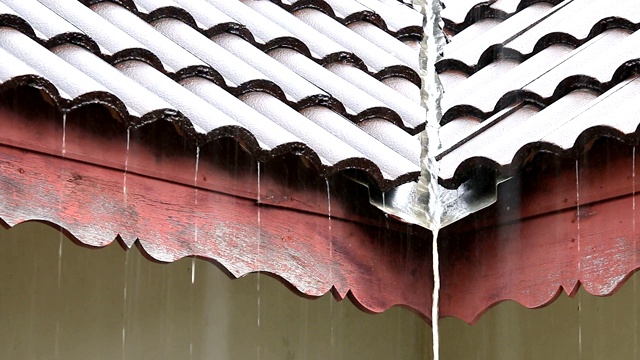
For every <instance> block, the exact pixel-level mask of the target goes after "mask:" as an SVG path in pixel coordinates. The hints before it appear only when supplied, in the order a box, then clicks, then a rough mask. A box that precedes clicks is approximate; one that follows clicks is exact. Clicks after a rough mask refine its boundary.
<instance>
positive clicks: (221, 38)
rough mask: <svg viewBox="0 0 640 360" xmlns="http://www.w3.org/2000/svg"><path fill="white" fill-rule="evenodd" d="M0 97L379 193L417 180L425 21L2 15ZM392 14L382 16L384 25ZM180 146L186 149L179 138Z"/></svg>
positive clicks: (289, 9) (175, 6) (66, 10)
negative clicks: (87, 111) (105, 115)
mask: <svg viewBox="0 0 640 360" xmlns="http://www.w3.org/2000/svg"><path fill="white" fill-rule="evenodd" d="M0 14H1V15H0V23H1V24H2V25H3V27H2V28H0V43H2V48H0V59H1V60H0V83H1V84H2V85H1V86H2V88H3V89H6V88H12V87H16V86H20V85H25V84H30V85H31V86H36V87H39V88H42V89H44V90H45V91H46V92H47V93H48V94H49V96H50V97H51V98H52V99H53V101H54V102H56V103H57V104H58V106H59V107H60V108H61V109H63V111H65V110H70V109H73V108H76V107H78V106H80V105H83V104H87V103H101V104H104V105H106V106H108V107H110V108H112V109H113V110H115V112H116V113H117V114H118V116H116V118H120V119H121V120H122V121H124V122H125V123H126V124H127V126H129V127H143V126H146V125H148V124H150V123H154V122H157V121H171V122H173V123H174V124H175V125H176V126H177V127H179V128H180V133H181V134H183V135H184V136H185V137H186V138H187V139H189V140H190V141H192V142H193V143H195V144H198V145H201V144H204V143H206V142H208V141H210V140H212V139H216V138H221V137H232V138H234V139H236V140H237V141H238V142H239V143H240V144H241V145H242V146H243V147H244V148H246V149H248V150H249V151H250V152H251V153H252V154H254V155H255V157H256V158H257V159H258V160H259V161H266V160H268V159H271V158H273V157H275V156H278V155H280V154H283V153H294V154H302V155H304V156H305V157H307V158H308V159H309V160H310V161H311V162H312V163H313V164H314V165H315V166H316V167H317V168H318V169H320V174H322V175H323V176H328V175H330V174H333V173H336V172H339V171H342V170H344V169H359V170H362V171H364V172H365V173H366V174H367V175H368V176H369V178H370V179H372V180H373V181H372V182H373V183H375V184H376V185H377V186H379V187H380V188H381V189H388V188H391V187H393V186H396V185H398V184H401V183H405V182H407V181H410V180H413V179H415V178H417V176H418V173H419V156H420V146H419V142H418V140H417V139H416V138H415V137H414V136H412V135H414V134H416V133H417V132H419V131H420V130H421V129H422V128H423V127H424V124H423V110H422V108H421V106H420V104H419V101H420V99H419V97H420V94H419V84H420V79H419V76H418V72H417V70H418V46H417V44H418V41H419V38H420V34H421V21H422V20H421V16H420V14H419V13H418V12H416V11H415V10H413V9H411V8H409V7H407V6H404V5H402V4H400V3H398V2H396V1H376V0H373V1H372V0H366V1H365V0H359V1H343V0H331V1H326V2H325V1H304V2H296V3H295V4H293V5H290V4H289V3H288V2H282V1H273V2H271V1H257V0H243V1H228V0H207V1H204V0H196V1H192V0H175V1H170V0H162V1H151V0H135V1H130V0H121V1H95V0H88V1H84V4H82V3H81V2H75V1H66V2H59V1H54V0H39V2H24V1H18V0H2V1H0ZM379 14H384V15H379ZM176 136H179V135H176Z"/></svg>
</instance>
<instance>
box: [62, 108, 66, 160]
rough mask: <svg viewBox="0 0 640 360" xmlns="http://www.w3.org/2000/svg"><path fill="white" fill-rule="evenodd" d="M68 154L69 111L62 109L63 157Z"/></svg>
mask: <svg viewBox="0 0 640 360" xmlns="http://www.w3.org/2000/svg"><path fill="white" fill-rule="evenodd" d="M66 155H67V111H65V110H63V111H62V157H63V158H64V157H65V156H66Z"/></svg>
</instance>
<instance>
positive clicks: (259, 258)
mask: <svg viewBox="0 0 640 360" xmlns="http://www.w3.org/2000/svg"><path fill="white" fill-rule="evenodd" d="M257 164H258V195H257V198H258V254H257V258H256V263H257V266H258V272H257V274H256V275H257V277H256V292H257V293H258V303H257V311H258V316H257V318H258V319H257V323H258V341H257V343H258V346H257V348H256V358H257V359H258V360H259V359H260V316H261V308H260V307H261V305H260V269H261V266H262V264H261V253H260V250H261V249H260V245H261V244H260V243H261V242H262V224H261V218H260V216H261V214H260V201H261V200H260V199H261V196H262V195H261V188H260V161H257Z"/></svg>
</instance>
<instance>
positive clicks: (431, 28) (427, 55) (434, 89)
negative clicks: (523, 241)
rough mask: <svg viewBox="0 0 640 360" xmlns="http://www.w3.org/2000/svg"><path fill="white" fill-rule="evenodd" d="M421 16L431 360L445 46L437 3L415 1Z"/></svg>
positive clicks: (436, 343)
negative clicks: (440, 71)
mask: <svg viewBox="0 0 640 360" xmlns="http://www.w3.org/2000/svg"><path fill="white" fill-rule="evenodd" d="M414 3H415V5H418V6H419V9H420V12H421V13H422V16H423V24H422V25H423V29H424V36H423V39H422V42H421V44H420V78H421V79H422V87H421V105H422V107H423V108H424V109H425V130H424V131H423V132H422V134H421V136H420V142H421V145H422V153H421V157H420V162H421V172H420V177H419V179H418V191H419V193H420V194H422V195H424V198H426V204H424V205H426V206H424V215H425V218H426V221H425V223H426V224H427V225H428V228H429V229H430V230H431V232H432V235H433V236H432V238H433V240H432V261H433V294H432V306H431V324H432V325H431V332H432V343H433V359H435V360H438V359H439V358H440V339H439V326H438V318H439V308H438V303H439V299H440V264H439V263H440V259H439V254H438V232H439V230H440V228H441V227H442V220H443V214H444V206H445V205H444V204H445V201H444V193H443V191H442V187H441V186H440V184H439V183H438V179H439V173H440V167H439V163H438V161H437V160H436V154H437V153H438V151H439V150H440V119H441V118H442V110H441V106H440V100H441V99H442V95H443V92H444V91H443V89H442V85H441V83H440V78H439V77H438V74H437V72H436V63H437V62H438V60H440V58H441V56H442V52H443V49H444V45H445V42H446V39H445V36H444V32H443V30H442V29H443V22H442V18H441V17H440V11H441V10H442V4H441V3H440V0H416V1H415V2H414Z"/></svg>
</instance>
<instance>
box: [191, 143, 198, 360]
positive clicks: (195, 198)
mask: <svg viewBox="0 0 640 360" xmlns="http://www.w3.org/2000/svg"><path fill="white" fill-rule="evenodd" d="M199 169H200V147H199V146H197V147H196V164H195V172H194V175H193V195H194V196H193V203H194V205H195V208H196V210H197V209H198V170H199ZM199 226H200V224H199V222H198V217H197V216H196V217H195V223H194V225H193V244H194V249H197V247H198V227H199ZM192 255H194V256H193V257H192V258H191V285H190V288H189V312H190V314H191V315H190V319H189V331H190V333H191V336H190V340H189V359H193V335H194V331H193V316H194V314H193V287H194V284H195V282H196V258H195V254H192Z"/></svg>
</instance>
